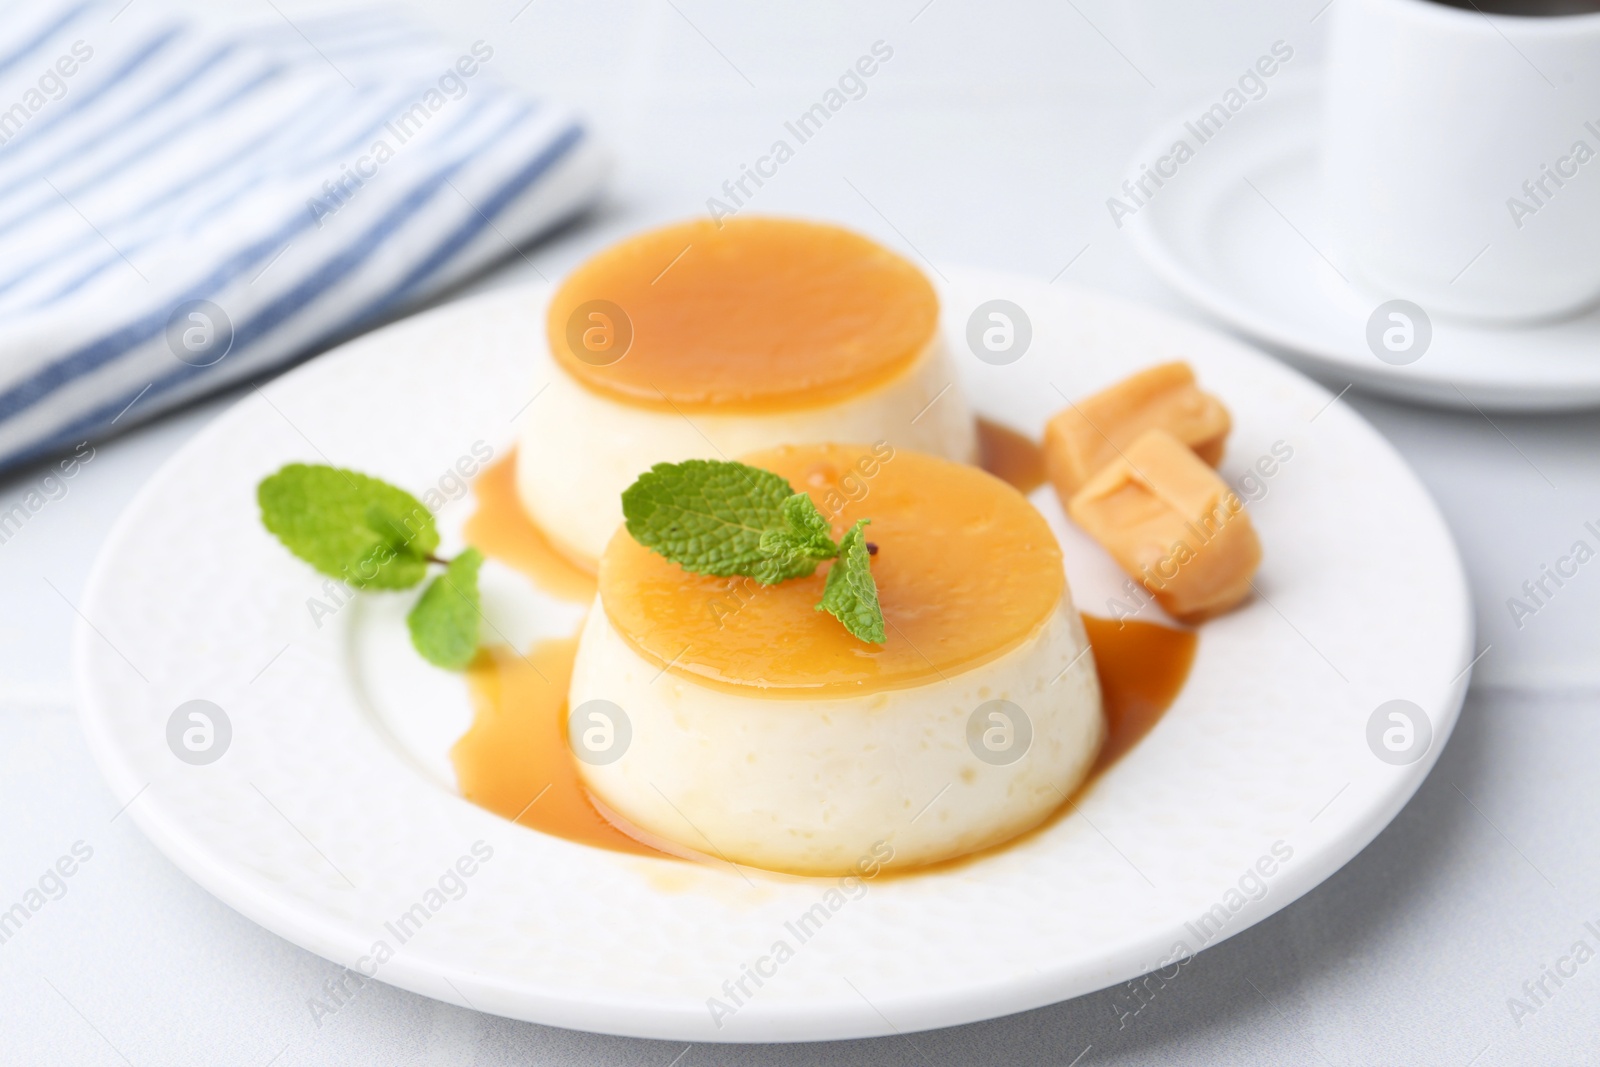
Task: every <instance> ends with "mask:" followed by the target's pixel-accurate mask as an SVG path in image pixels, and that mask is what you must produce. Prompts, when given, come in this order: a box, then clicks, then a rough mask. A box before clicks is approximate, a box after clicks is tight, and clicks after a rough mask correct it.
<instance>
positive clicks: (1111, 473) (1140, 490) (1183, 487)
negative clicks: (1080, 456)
mask: <svg viewBox="0 0 1600 1067" xmlns="http://www.w3.org/2000/svg"><path fill="white" fill-rule="evenodd" d="M1067 513H1068V514H1069V515H1071V516H1072V519H1073V521H1074V522H1076V523H1077V524H1078V525H1079V526H1081V527H1082V528H1083V529H1084V531H1085V532H1086V533H1088V535H1089V536H1090V537H1093V538H1094V539H1095V540H1096V541H1098V542H1099V543H1100V545H1101V546H1102V547H1103V548H1104V549H1105V550H1106V551H1107V552H1109V553H1111V555H1112V558H1114V559H1115V560H1116V561H1117V563H1118V565H1120V566H1121V567H1122V569H1123V570H1125V571H1127V572H1128V573H1129V574H1131V575H1132V576H1133V577H1134V578H1136V579H1138V581H1139V582H1140V584H1142V585H1143V586H1144V587H1145V588H1146V589H1148V590H1149V591H1150V593H1151V594H1152V595H1153V596H1154V597H1155V598H1156V602H1157V603H1158V604H1160V605H1161V607H1162V608H1163V609H1165V610H1166V612H1167V613H1168V614H1169V615H1171V616H1173V617H1174V618H1177V619H1181V620H1183V621H1185V622H1198V621H1199V620H1201V619H1203V618H1207V617H1209V616H1212V615H1216V614H1218V613H1220V612H1224V611H1227V610H1228V609H1229V608H1231V607H1233V606H1234V605H1235V604H1237V603H1239V602H1240V601H1241V600H1243V599H1244V598H1245V596H1246V595H1248V594H1249V592H1250V577H1251V576H1252V575H1253V574H1255V572H1256V567H1257V566H1259V565H1260V563H1261V542H1260V541H1259V540H1257V538H1256V531H1255V527H1254V526H1252V525H1251V523H1250V515H1249V513H1248V512H1246V511H1245V510H1244V502H1243V501H1241V500H1240V499H1239V497H1238V494H1236V493H1235V492H1234V491H1233V490H1232V489H1230V488H1228V485H1227V483H1226V482H1224V481H1223V480H1222V479H1221V478H1220V477H1218V476H1217V472H1216V471H1214V470H1212V469H1211V468H1210V467H1208V466H1206V464H1205V463H1203V462H1202V461H1201V460H1200V458H1199V457H1197V456H1196V455H1195V454H1194V453H1193V452H1192V451H1190V449H1189V447H1188V446H1187V445H1186V444H1185V443H1184V442H1182V441H1180V440H1178V438H1176V437H1174V436H1173V435H1172V434H1170V433H1167V432H1166V431H1165V430H1146V431H1145V432H1144V433H1143V434H1142V435H1140V437H1139V438H1138V439H1137V440H1135V441H1134V442H1133V443H1132V444H1130V445H1128V447H1127V448H1125V449H1123V454H1122V456H1120V457H1118V458H1117V459H1115V460H1113V461H1112V462H1111V463H1110V464H1108V465H1107V466H1106V467H1104V468H1102V469H1101V470H1100V472H1099V473H1098V474H1096V475H1095V476H1094V477H1093V478H1091V479H1089V482H1088V484H1086V485H1085V486H1084V487H1083V488H1082V489H1080V490H1078V492H1077V493H1076V494H1075V495H1074V496H1073V497H1072V499H1071V500H1070V501H1069V502H1068V503H1067Z"/></svg>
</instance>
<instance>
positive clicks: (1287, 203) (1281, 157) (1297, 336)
mask: <svg viewBox="0 0 1600 1067" xmlns="http://www.w3.org/2000/svg"><path fill="white" fill-rule="evenodd" d="M1203 110H1204V107H1203V106H1196V107H1194V108H1191V109H1190V111H1191V112H1192V113H1193V114H1186V115H1182V116H1178V117H1175V118H1173V119H1172V120H1170V121H1169V122H1168V123H1167V124H1165V126H1164V127H1163V128H1162V129H1160V130H1159V131H1157V132H1156V133H1154V134H1152V135H1151V137H1150V138H1149V139H1148V140H1147V141H1146V142H1145V143H1144V146H1143V147H1142V148H1140V150H1139V152H1138V154H1137V155H1135V156H1134V158H1133V160H1132V161H1131V162H1130V164H1129V167H1128V172H1129V173H1131V174H1135V175H1137V174H1139V173H1140V165H1141V164H1144V165H1147V166H1153V165H1154V164H1155V161H1156V160H1157V158H1158V157H1160V156H1163V155H1166V154H1167V153H1168V152H1169V151H1170V150H1171V149H1172V147H1173V145H1174V143H1175V142H1177V141H1178V140H1180V139H1181V140H1183V141H1185V142H1187V143H1188V144H1189V145H1190V147H1191V148H1192V149H1194V157H1193V158H1192V159H1190V160H1189V161H1188V162H1186V163H1184V164H1183V165H1182V166H1181V167H1180V168H1179V169H1178V172H1177V175H1176V177H1174V178H1172V179H1171V180H1169V181H1167V182H1166V183H1165V184H1164V185H1163V186H1162V187H1161V188H1159V189H1157V190H1156V194H1155V196H1153V197H1151V198H1150V199H1149V201H1148V202H1147V203H1145V204H1144V205H1143V206H1141V207H1139V208H1138V211H1137V213H1136V214H1134V215H1132V216H1131V217H1125V218H1124V219H1123V228H1124V229H1125V230H1126V231H1127V233H1128V235H1129V236H1130V237H1131V238H1132V239H1133V241H1134V245H1135V247H1136V248H1138V249H1139V251H1140V253H1141V254H1142V255H1143V256H1144V259H1145V261H1146V262H1147V263H1148V264H1149V265H1150V266H1151V268H1152V269H1154V270H1155V271H1156V273H1157V274H1159V275H1160V276H1161V277H1162V279H1163V280H1165V281H1166V282H1167V283H1168V284H1169V285H1171V286H1172V287H1173V288H1175V289H1177V290H1178V291H1179V292H1181V293H1183V294H1184V295H1185V296H1187V297H1188V298H1189V299H1190V300H1193V301H1194V302H1195V303H1196V304H1198V305H1199V306H1200V307H1202V308H1204V309H1205V310H1206V311H1208V312H1210V313H1211V314H1212V315H1215V316H1216V317H1217V318H1218V319H1220V320H1221V321H1222V322H1224V323H1226V324H1228V325H1229V326H1232V327H1233V328H1235V329H1237V330H1239V331H1241V332H1243V333H1245V334H1246V335H1248V336H1250V337H1253V338H1255V339H1257V340H1259V341H1262V342H1264V343H1266V344H1269V345H1272V346H1274V347H1275V348H1278V349H1281V350H1282V351H1283V354H1284V356H1285V357H1286V358H1288V359H1289V360H1291V361H1293V362H1296V363H1298V364H1300V365H1301V366H1304V367H1305V368H1306V369H1308V370H1311V371H1314V372H1316V373H1319V374H1322V375H1325V376H1327V377H1329V378H1330V379H1332V380H1337V381H1339V382H1353V383H1354V384H1356V385H1357V386H1360V387H1363V388H1366V389H1370V390H1372V391H1374V392H1379V393H1387V394H1391V395H1394V396H1398V397H1402V398H1404V399H1408V400H1420V401H1423V402H1426V403H1430V404H1440V405H1445V406H1448V407H1460V408H1465V407H1469V406H1472V405H1476V406H1478V407H1480V408H1486V409H1498V410H1506V411H1536V410H1560V409H1568V408H1582V407H1591V406H1594V405H1597V404H1600V309H1596V310H1594V311H1591V312H1589V313H1587V314H1585V315H1581V316H1579V317H1576V318H1571V319H1567V320H1564V321H1561V322H1554V323H1549V324H1545V325H1540V326H1533V327H1524V328H1520V329H1507V328H1494V327H1488V326H1479V325H1473V324H1469V323H1463V322H1460V321H1454V322H1452V321H1449V320H1447V319H1444V318H1441V317H1438V316H1434V317H1433V318H1432V320H1431V321H1432V327H1433V338H1432V341H1431V343H1430V344H1429V346H1428V347H1427V349H1426V351H1424V352H1423V353H1422V355H1421V356H1420V358H1418V359H1417V360H1416V361H1415V362H1413V363H1409V364H1406V365H1403V366H1396V365H1391V364H1390V363H1386V362H1384V361H1383V360H1380V359H1378V358H1377V356H1376V355H1374V354H1373V350H1372V349H1371V348H1369V347H1368V344H1367V321H1368V319H1369V318H1370V317H1371V316H1372V314H1373V312H1374V311H1375V310H1376V309H1377V308H1378V306H1379V305H1380V304H1382V303H1384V302H1385V301H1388V300H1390V299H1412V298H1411V296H1410V294H1407V293H1385V292H1378V291H1376V290H1372V289H1368V288H1366V287H1365V285H1364V283H1362V282H1360V281H1359V280H1357V278H1356V275H1355V273H1354V272H1353V271H1352V270H1351V269H1349V268H1348V267H1347V266H1345V265H1344V264H1343V263H1342V262H1341V261H1340V258H1339V255H1338V251H1337V249H1336V247H1335V245H1334V242H1333V241H1331V240H1330V238H1329V232H1328V230H1329V224H1328V222H1327V220H1326V219H1325V217H1324V215H1323V208H1324V203H1325V201H1324V198H1323V196H1322V193H1321V187H1320V184H1319V182H1320V175H1319V170H1318V161H1317V149H1316V142H1317V135H1318V129H1319V127H1320V124H1321V114H1320V110H1319V100H1318V97H1317V91H1316V86H1315V85H1313V84H1311V83H1309V82H1307V81H1305V80H1300V81H1288V82H1283V83H1282V84H1278V83H1274V84H1273V85H1272V87H1271V89H1270V91H1269V92H1268V94H1267V95H1266V96H1264V97H1262V98H1261V99H1260V100H1256V101H1252V102H1250V103H1249V104H1247V105H1246V106H1245V107H1244V109H1243V110H1241V111H1240V112H1238V113H1237V114H1236V115H1234V116H1233V117H1232V118H1230V119H1229V120H1228V122H1227V124H1226V125H1225V126H1223V127H1222V129H1221V130H1220V131H1218V132H1217V133H1216V134H1215V135H1214V136H1213V137H1211V139H1209V140H1207V141H1206V142H1204V143H1200V142H1199V140H1198V137H1197V136H1196V135H1195V133H1193V132H1192V131H1191V130H1190V129H1188V128H1186V126H1185V121H1186V120H1189V121H1192V119H1193V117H1194V115H1198V114H1199V113H1200V112H1202V111H1203ZM1252 185H1253V186H1254V188H1252ZM1419 303H1420V302H1419ZM1423 309H1424V311H1426V304H1425V303H1423Z"/></svg>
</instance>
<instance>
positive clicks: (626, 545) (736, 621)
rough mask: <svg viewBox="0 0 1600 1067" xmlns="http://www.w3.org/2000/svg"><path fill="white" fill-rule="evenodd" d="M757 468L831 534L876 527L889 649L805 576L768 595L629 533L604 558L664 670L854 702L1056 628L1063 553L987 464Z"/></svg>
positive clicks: (606, 572) (809, 458)
mask: <svg viewBox="0 0 1600 1067" xmlns="http://www.w3.org/2000/svg"><path fill="white" fill-rule="evenodd" d="M745 461H746V462H748V463H750V464H752V465H754V466H757V467H761V468H764V469H766V470H770V471H773V472H775V473H777V474H779V475H781V476H783V477H784V478H787V479H788V481H789V484H790V485H792V486H793V487H794V488H795V489H796V491H804V492H806V493H808V494H809V495H810V496H811V498H812V500H814V501H815V502H816V504H817V506H818V508H820V509H821V511H822V513H823V514H824V515H827V516H829V517H830V519H831V521H832V525H833V535H834V537H835V538H837V537H839V536H840V535H842V533H843V532H844V530H846V529H848V528H849V527H850V525H851V524H852V523H853V522H855V520H856V519H858V518H870V519H872V523H871V525H869V526H868V527H867V528H866V538H867V541H868V542H869V543H870V544H872V545H875V546H876V548H877V552H876V555H874V557H873V560H872V573H873V577H874V579H875V580H876V581H877V584H878V597H879V601H880V603H881V604H882V606H883V614H884V619H885V621H886V623H887V627H886V630H887V635H888V637H887V641H886V642H885V643H884V644H883V645H869V644H866V643H864V642H862V641H860V640H858V639H857V638H855V637H853V636H851V634H850V633H849V632H848V631H847V630H845V628H844V627H843V626H842V625H841V624H840V623H839V621H838V620H837V619H835V618H834V617H833V616H831V615H829V614H827V613H825V612H820V611H817V610H816V605H817V603H818V601H820V600H821V598H822V588H823V583H824V581H825V575H826V570H827V568H828V567H829V566H831V564H827V563H825V564H823V565H822V566H821V567H819V568H818V570H817V573H815V574H814V575H812V576H811V577H809V578H797V579H792V580H790V581H786V582H782V583H780V584H778V585H774V586H762V585H758V584H756V583H755V582H754V581H753V580H750V579H744V578H734V579H728V578H713V577H708V576H705V575H698V574H690V573H688V572H687V571H684V570H683V569H682V568H680V567H679V566H678V565H677V564H675V563H671V562H669V561H667V560H666V559H664V558H662V557H661V556H659V555H656V554H655V553H654V552H651V551H650V550H648V549H646V548H644V547H642V546H640V545H639V544H638V543H637V542H636V541H634V540H633V538H632V537H631V536H629V535H628V533H627V531H626V530H625V529H624V530H620V531H618V533H617V536H616V537H615V538H614V539H613V540H612V542H611V544H610V546H609V547H608V548H607V549H606V554H605V556H604V557H602V558H601V561H600V599H601V603H602V604H603V605H604V608H605V611H606V613H607V615H608V616H609V617H610V620H611V623H612V625H613V626H614V627H615V628H616V629H617V631H618V632H619V633H621V634H622V635H623V637H624V638H625V639H627V640H628V641H629V642H630V643H631V644H632V645H633V646H634V648H635V649H636V650H638V651H639V652H640V653H641V654H642V655H644V656H645V657H646V658H647V659H650V660H653V661H654V662H656V663H659V664H660V665H661V666H662V667H663V668H664V669H667V670H670V671H672V672H674V673H677V674H681V675H684V676H687V677H691V678H693V679H695V680H696V681H697V682H701V683H706V684H717V685H724V686H734V687H739V688H741V689H742V688H745V687H750V688H755V689H759V690H760V691H761V694H762V695H763V696H766V697H772V696H784V695H795V696H807V697H817V696H827V697H834V696H846V695H850V694H855V693H864V692H876V691H880V690H885V689H898V688H904V687H908V686H913V685H921V684H925V683H927V682H929V681H931V680H937V679H939V678H940V677H942V676H944V675H947V674H951V673H954V672H958V671H964V670H968V669H970V668H972V667H975V666H978V665H979V664H982V663H985V662H988V661H989V660H991V659H994V658H995V657H997V656H1000V655H1002V654H1004V653H1005V652H1007V651H1009V650H1011V649H1012V648H1015V647H1016V646H1017V645H1018V644H1020V643H1021V642H1022V641H1023V640H1024V639H1026V638H1027V637H1029V636H1030V635H1031V634H1033V633H1034V632H1035V630H1036V629H1037V628H1038V627H1039V626H1040V625H1042V624H1043V623H1044V621H1045V620H1046V619H1047V618H1048V617H1049V615H1050V613H1051V612H1053V611H1054V610H1055V609H1056V606H1057V604H1058V603H1059V602H1060V600H1061V597H1062V596H1063V595H1064V593H1065V584H1066V578H1065V576H1064V574H1063V573H1062V569H1061V549H1060V547H1059V546H1058V545H1057V543H1056V539H1055V535H1054V534H1052V533H1051V531H1050V527H1049V526H1048V525H1047V524H1046V523H1045V521H1044V518H1043V516H1041V515H1040V514H1039V512H1038V511H1037V510H1035V509H1034V507H1033V505H1032V504H1030V503H1028V501H1027V498H1025V497H1023V496H1022V495H1021V494H1020V493H1018V492H1017V491H1016V490H1015V489H1012V488H1011V487H1010V486H1008V485H1006V484H1005V483H1004V482H1002V481H1000V480H999V479H998V478H995V477H993V476H992V475H989V474H985V473H984V472H983V471H980V470H978V469H977V468H975V467H969V466H965V465H962V464H957V463H951V462H949V461H947V460H943V459H936V458H934V457H932V456H927V455H923V454H921V453H916V452H910V451H900V452H896V451H894V450H893V449H892V448H889V447H888V446H886V445H881V444H880V445H877V446H868V445H803V446H799V445H797V446H789V447H785V448H779V449H773V450H771V451H768V452H762V453H758V454H756V455H753V456H748V457H745Z"/></svg>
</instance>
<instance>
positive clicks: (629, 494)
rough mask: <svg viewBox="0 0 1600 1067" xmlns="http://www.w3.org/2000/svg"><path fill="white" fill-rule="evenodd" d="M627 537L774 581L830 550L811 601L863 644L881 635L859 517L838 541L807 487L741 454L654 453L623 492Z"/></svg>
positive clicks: (675, 558) (700, 570) (661, 551)
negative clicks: (738, 458)
mask: <svg viewBox="0 0 1600 1067" xmlns="http://www.w3.org/2000/svg"><path fill="white" fill-rule="evenodd" d="M622 515H623V518H624V519H625V520H626V526H627V529H628V533H629V534H630V535H632V537H633V539H634V540H635V541H637V542H639V544H641V545H643V546H644V547H645V548H648V549H650V550H651V551H652V552H655V553H656V554H657V555H660V556H663V557H665V558H666V559H669V560H671V561H672V562H673V563H676V564H677V565H678V566H680V567H682V568H683V569H684V570H686V571H689V572H691V573H693V574H707V575H711V576H713V577H718V578H727V577H732V576H735V575H739V576H743V577H748V578H753V579H755V581H757V582H759V583H760V584H762V585H776V584H778V583H779V582H782V581H787V580H788V579H790V578H805V577H809V576H810V575H812V574H814V573H816V569H817V564H818V563H820V562H822V561H824V560H829V559H831V560H834V564H833V567H832V569H830V570H829V572H828V579H827V583H826V585H825V586H824V588H823V594H822V602H821V603H819V604H818V605H817V610H818V611H826V612H828V613H829V614H831V615H833V616H834V617H835V618H837V619H838V620H839V621H840V622H841V623H843V624H844V628H845V629H846V630H849V631H850V633H851V634H853V635H854V636H855V637H857V638H859V639H860V640H862V641H866V642H868V643H869V644H877V645H881V644H883V642H884V621H883V609H882V608H881V607H880V605H879V603H878V586H877V583H876V582H875V581H874V580H873V577H872V569H871V565H870V560H871V555H872V550H871V548H870V547H869V546H868V544H867V541H866V537H865V535H864V534H863V533H862V529H863V527H865V526H866V524H867V523H868V522H870V521H871V520H870V519H862V520H860V521H858V522H857V523H856V524H855V526H853V527H851V529H850V531H849V532H848V533H846V534H845V536H844V539H843V540H842V541H840V542H838V543H835V542H834V540H833V538H832V537H831V536H830V527H829V525H828V520H827V518H826V517H825V516H824V515H823V514H822V512H820V511H818V510H817V506H816V504H814V503H812V500H811V498H810V497H809V496H807V495H806V494H805V493H797V492H795V491H794V488H793V487H792V486H790V485H789V483H788V482H787V481H786V480H785V479H783V478H781V477H779V476H778V475H776V474H773V473H772V472H771V471H766V470H762V469H761V468H760V467H752V466H749V465H747V464H744V463H728V462H725V461H721V460H709V459H691V460H686V461H685V462H683V463H657V464H656V465H655V466H654V467H651V468H650V469H649V470H648V471H646V472H645V473H644V474H641V475H640V476H639V477H638V479H637V480H636V481H635V482H634V483H633V484H632V485H630V486H628V488H627V489H625V490H623V493H622Z"/></svg>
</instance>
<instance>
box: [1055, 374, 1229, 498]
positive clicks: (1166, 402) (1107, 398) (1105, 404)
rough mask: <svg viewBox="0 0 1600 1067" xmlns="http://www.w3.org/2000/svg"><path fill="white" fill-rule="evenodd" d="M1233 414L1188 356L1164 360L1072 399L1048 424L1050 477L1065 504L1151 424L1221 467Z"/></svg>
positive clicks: (1211, 463)
mask: <svg viewBox="0 0 1600 1067" xmlns="http://www.w3.org/2000/svg"><path fill="white" fill-rule="evenodd" d="M1232 427H1233V420H1232V419H1230V418H1229V417H1228V409H1227V408H1225V407H1223V406H1222V401H1220V400H1218V399H1217V398H1216V397H1214V396H1212V395H1211V394H1210V393H1203V392H1201V391H1200V388H1199V387H1198V386H1197V385H1195V382H1194V371H1193V370H1192V369H1190V367H1189V364H1187V363H1183V362H1175V363H1161V364H1158V365H1156V366H1154V367H1148V368H1146V369H1145V370H1142V371H1140V372H1139V373H1138V374H1135V375H1133V376H1132V377H1130V378H1125V379H1123V380H1122V381H1120V382H1118V383H1117V384H1116V385H1113V386H1112V387H1111V388H1109V389H1103V390H1101V391H1100V392H1098V393H1096V394H1095V395H1094V396H1091V397H1089V398H1088V399H1086V400H1080V401H1078V402H1077V404H1075V405H1069V406H1068V407H1067V409H1066V410H1065V411H1062V412H1060V413H1059V414H1057V415H1056V416H1055V418H1053V419H1051V420H1050V422H1049V423H1048V424H1047V425H1046V426H1045V430H1044V452H1045V460H1046V462H1047V463H1048V465H1049V469H1050V481H1051V482H1052V483H1054V484H1055V487H1056V492H1057V493H1058V494H1060V496H1061V503H1062V504H1063V505H1065V504H1066V502H1067V501H1068V500H1069V499H1071V497H1072V494H1074V493H1076V492H1077V491H1078V490H1079V489H1082V488H1083V485H1084V483H1085V482H1087V481H1088V480H1089V479H1090V478H1092V477H1094V475H1095V473H1096V472H1097V471H1099V470H1100V469H1101V468H1102V467H1104V466H1105V465H1106V464H1107V463H1110V462H1111V461H1112V460H1114V459H1116V458H1117V453H1118V451H1119V450H1121V449H1125V448H1127V447H1128V445H1130V444H1132V443H1133V440H1134V438H1136V437H1138V436H1139V435H1140V434H1142V433H1144V432H1145V431H1146V430H1152V429H1161V430H1165V431H1167V432H1168V433H1169V434H1171V435H1172V436H1174V437H1176V438H1177V439H1178V440H1180V441H1182V442H1183V443H1184V444H1185V445H1188V446H1189V447H1190V448H1192V449H1194V452H1195V455H1197V456H1199V457H1200V458H1201V459H1203V460H1205V461H1206V462H1207V463H1209V464H1210V465H1211V466H1213V467H1215V466H1216V465H1217V464H1218V463H1220V462H1222V446H1223V444H1224V443H1225V442H1226V441H1227V439H1228V431H1229V430H1230V429H1232Z"/></svg>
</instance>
